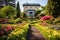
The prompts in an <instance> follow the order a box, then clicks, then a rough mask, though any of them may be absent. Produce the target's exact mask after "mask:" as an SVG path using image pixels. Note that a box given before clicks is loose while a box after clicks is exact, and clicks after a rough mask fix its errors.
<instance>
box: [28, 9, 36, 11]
mask: <svg viewBox="0 0 60 40" xmlns="http://www.w3.org/2000/svg"><path fill="white" fill-rule="evenodd" d="M27 11H35V10H33V9H29V10H27Z"/></svg>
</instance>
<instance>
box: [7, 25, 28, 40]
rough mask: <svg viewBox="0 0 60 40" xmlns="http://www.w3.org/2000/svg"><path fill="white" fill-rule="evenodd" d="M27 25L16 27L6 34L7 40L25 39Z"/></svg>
mask: <svg viewBox="0 0 60 40" xmlns="http://www.w3.org/2000/svg"><path fill="white" fill-rule="evenodd" d="M27 30H28V25H25V26H24V27H18V28H16V29H15V30H14V31H12V32H11V34H9V35H8V40H26V34H27Z"/></svg>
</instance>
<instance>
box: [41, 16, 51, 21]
mask: <svg viewBox="0 0 60 40" xmlns="http://www.w3.org/2000/svg"><path fill="white" fill-rule="evenodd" d="M50 18H51V16H43V17H41V20H43V21H44V20H49V19H50Z"/></svg>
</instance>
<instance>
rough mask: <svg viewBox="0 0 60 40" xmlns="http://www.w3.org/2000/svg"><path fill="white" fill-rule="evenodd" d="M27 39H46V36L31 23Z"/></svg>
mask: <svg viewBox="0 0 60 40" xmlns="http://www.w3.org/2000/svg"><path fill="white" fill-rule="evenodd" d="M26 40H46V39H45V38H44V36H43V35H42V34H41V33H40V32H39V30H37V29H36V28H35V27H34V26H31V25H29V30H28V33H27V36H26Z"/></svg>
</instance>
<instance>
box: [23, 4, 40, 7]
mask: <svg viewBox="0 0 60 40" xmlns="http://www.w3.org/2000/svg"><path fill="white" fill-rule="evenodd" d="M23 6H40V4H36V3H33V4H30V3H25V4H23Z"/></svg>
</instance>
